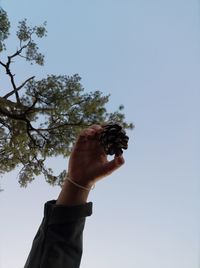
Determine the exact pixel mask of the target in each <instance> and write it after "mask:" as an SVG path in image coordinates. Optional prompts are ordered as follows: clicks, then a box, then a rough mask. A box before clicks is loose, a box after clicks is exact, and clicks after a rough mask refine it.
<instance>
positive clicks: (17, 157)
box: [0, 9, 133, 187]
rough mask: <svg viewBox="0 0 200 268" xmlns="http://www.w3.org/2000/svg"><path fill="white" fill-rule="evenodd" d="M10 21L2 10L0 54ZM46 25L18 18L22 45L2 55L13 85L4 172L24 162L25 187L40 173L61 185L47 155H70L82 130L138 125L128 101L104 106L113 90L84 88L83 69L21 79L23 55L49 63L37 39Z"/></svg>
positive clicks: (3, 103) (0, 145)
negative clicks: (126, 108)
mask: <svg viewBox="0 0 200 268" xmlns="http://www.w3.org/2000/svg"><path fill="white" fill-rule="evenodd" d="M9 31H10V22H9V19H8V16H7V13H6V12H5V11H4V10H2V9H1V10H0V53H1V55H2V54H5V53H6V43H5V42H6V39H7V38H8V37H9ZM46 33H47V31H46V24H45V23H44V24H42V25H40V26H35V27H30V26H29V25H28V24H27V20H26V19H24V20H22V21H20V22H19V25H18V30H17V32H16V37H17V40H18V43H19V45H18V46H19V47H18V49H17V50H16V51H15V52H14V53H13V54H10V55H9V56H7V58H6V60H5V61H3V60H0V66H1V67H2V68H3V69H4V71H5V73H6V75H7V76H8V78H9V83H10V90H9V91H8V92H7V93H6V94H2V92H1V93H0V158H1V161H0V173H1V174H4V173H6V172H10V171H12V170H13V169H15V168H16V167H18V166H20V167H21V170H20V172H19V183H20V185H21V186H23V187H26V186H27V184H28V183H29V182H31V181H32V180H33V179H34V178H35V176H37V175H40V174H44V177H45V179H46V181H47V182H48V183H49V184H51V185H56V184H57V185H61V184H62V182H63V179H64V176H65V175H66V172H65V171H62V172H61V173H60V174H59V175H58V176H56V175H54V174H53V171H52V169H51V168H47V167H46V166H45V160H46V159H47V158H48V157H53V156H58V155H62V156H64V157H67V156H69V154H70V151H71V147H72V144H73V142H74V141H75V139H76V137H77V135H78V133H79V132H80V131H81V130H82V129H83V128H85V127H88V126H90V125H91V124H95V123H105V122H107V121H117V122H119V123H121V124H122V125H123V127H124V128H129V129H131V128H133V125H132V124H128V123H126V122H125V121H124V119H125V116H124V114H122V113H121V110H122V109H123V106H120V107H119V109H118V110H117V111H115V112H113V113H108V112H107V110H106V108H105V105H106V103H108V101H109V95H107V96H103V94H102V93H101V92H100V91H94V92H90V93H85V92H84V88H83V86H82V84H81V82H80V81H81V78H80V76H79V75H78V74H75V75H73V76H67V75H47V77H45V78H43V79H41V80H37V79H36V78H35V77H34V76H31V77H28V78H25V79H24V82H23V83H21V84H19V85H18V84H17V83H16V78H15V76H16V75H15V74H14V73H13V71H12V64H13V61H14V60H15V61H16V60H17V59H19V58H22V59H23V60H25V61H27V62H29V63H31V64H38V65H43V64H44V55H43V54H42V53H40V52H39V48H38V45H37V43H36V41H37V40H38V38H43V37H45V36H46Z"/></svg>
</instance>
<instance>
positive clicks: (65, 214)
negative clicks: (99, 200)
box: [44, 200, 93, 225]
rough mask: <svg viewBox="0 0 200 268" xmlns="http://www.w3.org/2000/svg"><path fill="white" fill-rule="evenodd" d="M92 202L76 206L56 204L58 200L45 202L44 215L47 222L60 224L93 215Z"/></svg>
mask: <svg viewBox="0 0 200 268" xmlns="http://www.w3.org/2000/svg"><path fill="white" fill-rule="evenodd" d="M92 205H93V204H92V202H88V203H85V204H81V205H76V206H65V205H56V200H50V201H48V202H46V203H45V207H44V217H45V218H47V219H48V220H47V224H48V225H50V224H60V223H65V222H69V221H73V220H78V219H81V218H85V217H87V216H91V215H92Z"/></svg>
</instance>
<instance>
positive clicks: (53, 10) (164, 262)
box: [0, 0, 200, 268]
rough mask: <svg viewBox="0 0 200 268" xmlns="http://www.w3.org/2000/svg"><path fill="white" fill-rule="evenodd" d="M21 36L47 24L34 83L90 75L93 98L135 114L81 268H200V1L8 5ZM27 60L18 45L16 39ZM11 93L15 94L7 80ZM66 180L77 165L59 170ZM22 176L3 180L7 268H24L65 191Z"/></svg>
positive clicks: (25, 72) (62, 0)
mask: <svg viewBox="0 0 200 268" xmlns="http://www.w3.org/2000/svg"><path fill="white" fill-rule="evenodd" d="M1 5H2V7H3V8H4V9H5V10H6V11H7V12H8V15H9V17H10V20H11V23H12V27H13V30H14V29H16V26H17V21H18V20H20V19H22V18H25V17H26V18H28V20H29V21H30V22H31V23H32V24H33V25H34V24H40V23H41V22H43V21H45V20H46V21H47V27H48V37H47V38H46V39H45V40H44V41H42V42H41V49H42V50H43V51H44V52H45V55H46V65H45V67H29V66H28V65H23V64H21V65H19V66H18V67H16V77H17V78H18V79H19V81H22V79H23V78H27V77H29V76H31V75H33V74H34V75H36V76H37V78H40V77H44V76H45V75H46V74H51V73H55V74H69V75H70V74H74V73H79V74H80V76H81V77H82V84H83V85H84V87H85V89H86V90H88V91H91V90H96V89H98V90H101V91H102V92H103V93H104V94H108V93H110V94H111V98H110V103H109V105H108V110H109V111H113V110H115V109H116V108H117V107H118V106H119V105H120V104H124V105H125V110H124V112H125V114H126V119H127V121H132V122H133V123H134V124H135V125H136V128H135V130H134V131H130V132H128V135H129V137H130V142H129V149H128V151H126V152H125V154H124V156H125V159H126V163H125V165H124V166H123V167H122V168H121V169H120V170H119V171H118V172H116V173H113V175H111V176H110V177H109V178H107V179H105V180H104V181H102V182H99V183H98V184H97V185H96V188H95V189H94V191H92V192H91V194H90V197H89V201H92V202H93V204H94V213H93V215H92V216H91V217H89V218H87V222H86V228H85V231H84V254H83V258H82V264H81V268H94V267H95V268H102V267H104V268H122V267H126V268H161V267H162V268H200V254H199V251H200V178H199V177H200V165H199V154H200V153H199V152H200V142H199V137H200V120H199V112H200V108H199V99H200V75H199V72H200V5H199V2H198V1H197V0H151V1H149V0H123V1H122V0H121V1H120V0H101V1H97V0H93V1H90V0H84V1H82V0H73V1H72V0H59V1H48V0H43V1H39V0H35V1H27V0H18V1H17V2H16V1H12V0H2V1H1ZM11 40H12V42H11V43H12V48H13V49H16V47H17V44H16V42H15V38H11ZM0 79H1V80H0V88H1V90H4V89H6V88H7V84H6V80H5V79H4V78H3V74H2V73H1V78H0ZM49 163H50V165H51V167H52V168H53V169H54V170H56V171H59V170H62V169H63V168H64V167H65V166H67V160H63V159H62V158H57V159H53V160H51V161H50V162H49ZM16 176H17V171H15V172H12V173H9V174H5V175H4V176H3V177H2V178H1V186H2V188H4V192H2V193H0V204H1V205H0V215H1V228H0V238H1V240H0V268H13V267H14V268H22V267H23V265H24V263H25V260H26V258H27V255H28V253H29V250H30V247H31V243H32V240H33V238H34V236H35V233H36V231H37V228H38V226H39V224H40V222H41V220H42V216H43V205H44V203H45V202H46V201H48V200H50V199H56V198H57V196H58V194H59V191H60V189H59V188H58V187H55V188H53V187H51V186H49V185H47V183H45V181H44V180H43V178H42V177H39V178H37V179H36V180H35V181H34V182H33V183H32V184H30V185H29V186H28V188H27V189H23V188H20V187H19V185H18V183H17V179H16Z"/></svg>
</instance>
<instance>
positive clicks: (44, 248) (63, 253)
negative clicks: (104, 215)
mask: <svg viewBox="0 0 200 268" xmlns="http://www.w3.org/2000/svg"><path fill="white" fill-rule="evenodd" d="M55 202H56V201H55V200H54V201H49V202H47V203H46V204H45V211H44V218H43V221H42V224H41V225H40V227H39V230H38V232H37V234H36V236H35V238H34V241H33V244H32V248H31V251H30V254H29V257H28V259H27V262H26V264H25V266H24V268H38V267H41V268H66V267H70V268H78V267H79V265H80V261H81V256H82V234H83V229H84V225H85V218H86V217H87V216H90V215H91V213H92V203H87V204H83V205H79V206H64V205H56V204H55Z"/></svg>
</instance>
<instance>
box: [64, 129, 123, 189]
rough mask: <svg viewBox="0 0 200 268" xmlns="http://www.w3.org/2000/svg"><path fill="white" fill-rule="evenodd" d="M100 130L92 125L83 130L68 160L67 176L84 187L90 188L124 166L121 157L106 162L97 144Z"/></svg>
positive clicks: (101, 149)
mask: <svg viewBox="0 0 200 268" xmlns="http://www.w3.org/2000/svg"><path fill="white" fill-rule="evenodd" d="M102 130H103V128H102V127H101V126H100V125H93V126H91V127H89V128H87V129H85V130H83V131H82V132H81V134H80V135H79V137H78V139H77V141H76V143H75V145H74V147H73V150H72V153H71V156H70V159H69V166H68V176H69V177H70V178H71V179H72V180H73V181H75V182H76V183H78V184H80V185H82V186H85V187H91V186H92V185H93V184H94V183H95V182H96V181H98V180H100V179H102V178H104V177H105V176H108V175H110V174H111V173H112V172H113V171H114V170H116V169H118V168H119V167H121V166H122V165H123V164H124V158H123V157H122V156H118V157H115V158H114V159H113V160H111V161H108V159H107V155H106V154H105V152H104V150H103V147H102V146H101V144H100V142H99V135H100V133H101V131H102Z"/></svg>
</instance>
